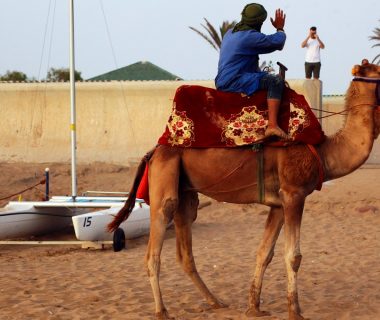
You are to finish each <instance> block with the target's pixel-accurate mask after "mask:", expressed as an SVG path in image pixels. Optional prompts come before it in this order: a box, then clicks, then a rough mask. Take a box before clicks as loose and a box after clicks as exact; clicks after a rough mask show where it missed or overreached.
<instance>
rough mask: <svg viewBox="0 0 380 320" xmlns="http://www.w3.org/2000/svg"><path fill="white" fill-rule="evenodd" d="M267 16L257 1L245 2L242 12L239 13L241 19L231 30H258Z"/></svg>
mask: <svg viewBox="0 0 380 320" xmlns="http://www.w3.org/2000/svg"><path fill="white" fill-rule="evenodd" d="M266 18H267V11H266V10H265V8H264V7H263V6H262V5H261V4H258V3H250V4H247V5H246V6H245V7H244V9H243V12H242V13H241V20H240V22H239V23H238V24H236V26H235V27H234V29H233V30H232V32H236V31H244V30H252V29H253V30H256V31H260V30H261V26H262V25H263V22H264V21H265V19H266Z"/></svg>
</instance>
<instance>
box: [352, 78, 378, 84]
mask: <svg viewBox="0 0 380 320" xmlns="http://www.w3.org/2000/svg"><path fill="white" fill-rule="evenodd" d="M352 81H358V82H370V83H380V78H369V77H354V78H353V79H352Z"/></svg>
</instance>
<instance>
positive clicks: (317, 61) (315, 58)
mask: <svg viewBox="0 0 380 320" xmlns="http://www.w3.org/2000/svg"><path fill="white" fill-rule="evenodd" d="M301 47H302V48H306V58H305V75H306V79H311V75H313V78H314V79H319V74H320V71H321V54H320V49H324V48H325V45H324V43H323V42H322V41H321V39H319V37H318V35H317V27H311V28H310V31H309V35H308V36H307V38H306V39H305V40H304V41H303V42H302V44H301Z"/></svg>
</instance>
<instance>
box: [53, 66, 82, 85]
mask: <svg viewBox="0 0 380 320" xmlns="http://www.w3.org/2000/svg"><path fill="white" fill-rule="evenodd" d="M74 74H75V76H74V77H75V81H81V80H83V78H82V76H81V72H79V71H76V70H75V73H74ZM46 80H47V81H52V82H54V81H63V82H68V81H70V69H69V68H58V69H55V68H50V70H49V71H48V73H47V76H46Z"/></svg>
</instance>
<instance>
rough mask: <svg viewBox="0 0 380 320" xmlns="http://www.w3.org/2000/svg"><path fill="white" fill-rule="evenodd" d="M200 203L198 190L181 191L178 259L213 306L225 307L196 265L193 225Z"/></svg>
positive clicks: (177, 217)
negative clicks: (203, 278)
mask: <svg viewBox="0 0 380 320" xmlns="http://www.w3.org/2000/svg"><path fill="white" fill-rule="evenodd" d="M198 204H199V201H198V194H197V193H196V192H183V193H181V197H180V203H179V207H178V211H177V212H176V213H175V214H174V223H175V230H176V242H177V260H178V262H179V263H180V264H181V265H182V268H183V270H184V271H185V273H186V274H187V275H189V277H190V279H191V280H192V281H193V283H194V284H195V286H196V287H197V288H198V289H199V291H200V292H201V294H202V295H203V297H204V298H205V299H206V301H207V302H208V303H209V304H210V305H211V307H213V308H215V309H216V308H224V307H226V305H225V304H223V303H222V302H221V301H219V300H218V299H217V298H216V297H215V296H214V295H213V294H212V293H211V292H210V290H209V289H208V288H207V286H206V285H205V283H204V282H203V280H202V279H201V277H200V276H199V274H198V271H197V268H196V266H195V261H194V256H193V249H192V233H191V226H192V224H193V222H194V221H195V219H196V217H197V210H198Z"/></svg>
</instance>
